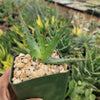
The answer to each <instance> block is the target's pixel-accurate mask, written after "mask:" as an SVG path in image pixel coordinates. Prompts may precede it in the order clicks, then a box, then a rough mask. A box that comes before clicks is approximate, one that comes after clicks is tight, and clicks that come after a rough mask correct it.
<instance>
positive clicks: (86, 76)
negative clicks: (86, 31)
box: [72, 45, 100, 92]
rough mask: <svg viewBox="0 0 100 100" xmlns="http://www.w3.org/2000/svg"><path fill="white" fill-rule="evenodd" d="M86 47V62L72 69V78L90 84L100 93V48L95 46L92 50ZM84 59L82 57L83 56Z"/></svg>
mask: <svg viewBox="0 0 100 100" xmlns="http://www.w3.org/2000/svg"><path fill="white" fill-rule="evenodd" d="M85 47H86V56H85V59H87V60H86V61H82V62H80V63H78V65H76V66H78V67H75V65H74V66H73V67H72V68H73V69H72V76H73V78H74V79H75V80H82V81H87V82H89V83H90V84H91V85H92V86H93V88H95V91H97V92H100V56H99V53H98V52H99V50H100V49H98V47H96V46H94V47H93V48H92V49H89V47H88V46H87V45H85ZM81 57H82V56H81Z"/></svg>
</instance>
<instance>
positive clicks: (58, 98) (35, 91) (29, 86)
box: [9, 65, 69, 100]
mask: <svg viewBox="0 0 100 100" xmlns="http://www.w3.org/2000/svg"><path fill="white" fill-rule="evenodd" d="M13 71H14V68H13V65H12V69H11V74H10V78H9V83H10V84H11V86H12V88H13V90H14V92H15V94H16V96H17V97H18V100H25V99H28V98H42V99H43V100H64V99H65V93H66V88H67V82H68V78H69V71H67V72H64V73H58V74H53V75H47V76H43V77H39V78H35V79H31V80H27V81H24V82H21V83H18V84H13V83H12V81H11V79H12V77H13Z"/></svg>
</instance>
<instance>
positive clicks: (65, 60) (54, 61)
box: [41, 58, 85, 64]
mask: <svg viewBox="0 0 100 100" xmlns="http://www.w3.org/2000/svg"><path fill="white" fill-rule="evenodd" d="M82 60H85V59H82V58H69V59H68V58H49V59H47V60H41V62H43V63H49V64H63V63H69V62H78V61H82Z"/></svg>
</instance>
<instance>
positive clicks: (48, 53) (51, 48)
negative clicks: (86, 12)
mask: <svg viewBox="0 0 100 100" xmlns="http://www.w3.org/2000/svg"><path fill="white" fill-rule="evenodd" d="M65 30H66V26H64V27H61V28H60V29H59V30H58V32H56V35H55V36H54V37H53V38H52V39H51V41H50V42H49V43H48V45H47V46H45V47H46V49H45V54H44V55H41V56H42V59H48V58H49V57H50V56H51V54H52V52H53V51H54V49H55V48H56V46H57V43H58V41H59V40H60V39H61V36H62V35H63V33H64V32H65Z"/></svg>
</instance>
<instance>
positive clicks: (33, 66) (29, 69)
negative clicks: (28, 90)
mask: <svg viewBox="0 0 100 100" xmlns="http://www.w3.org/2000/svg"><path fill="white" fill-rule="evenodd" d="M51 57H54V58H60V57H59V55H58V54H57V52H56V51H55V50H54V52H53V54H52V55H51ZM66 71H67V64H61V65H50V64H44V63H41V62H40V61H39V60H38V59H37V60H36V62H35V61H33V58H32V57H31V56H30V55H29V54H26V55H25V54H23V53H21V54H19V56H17V57H16V58H15V61H14V73H13V78H12V82H13V83H14V84H16V83H20V82H23V81H26V80H29V79H33V78H38V77H42V76H45V75H51V74H56V73H62V72H66Z"/></svg>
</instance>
